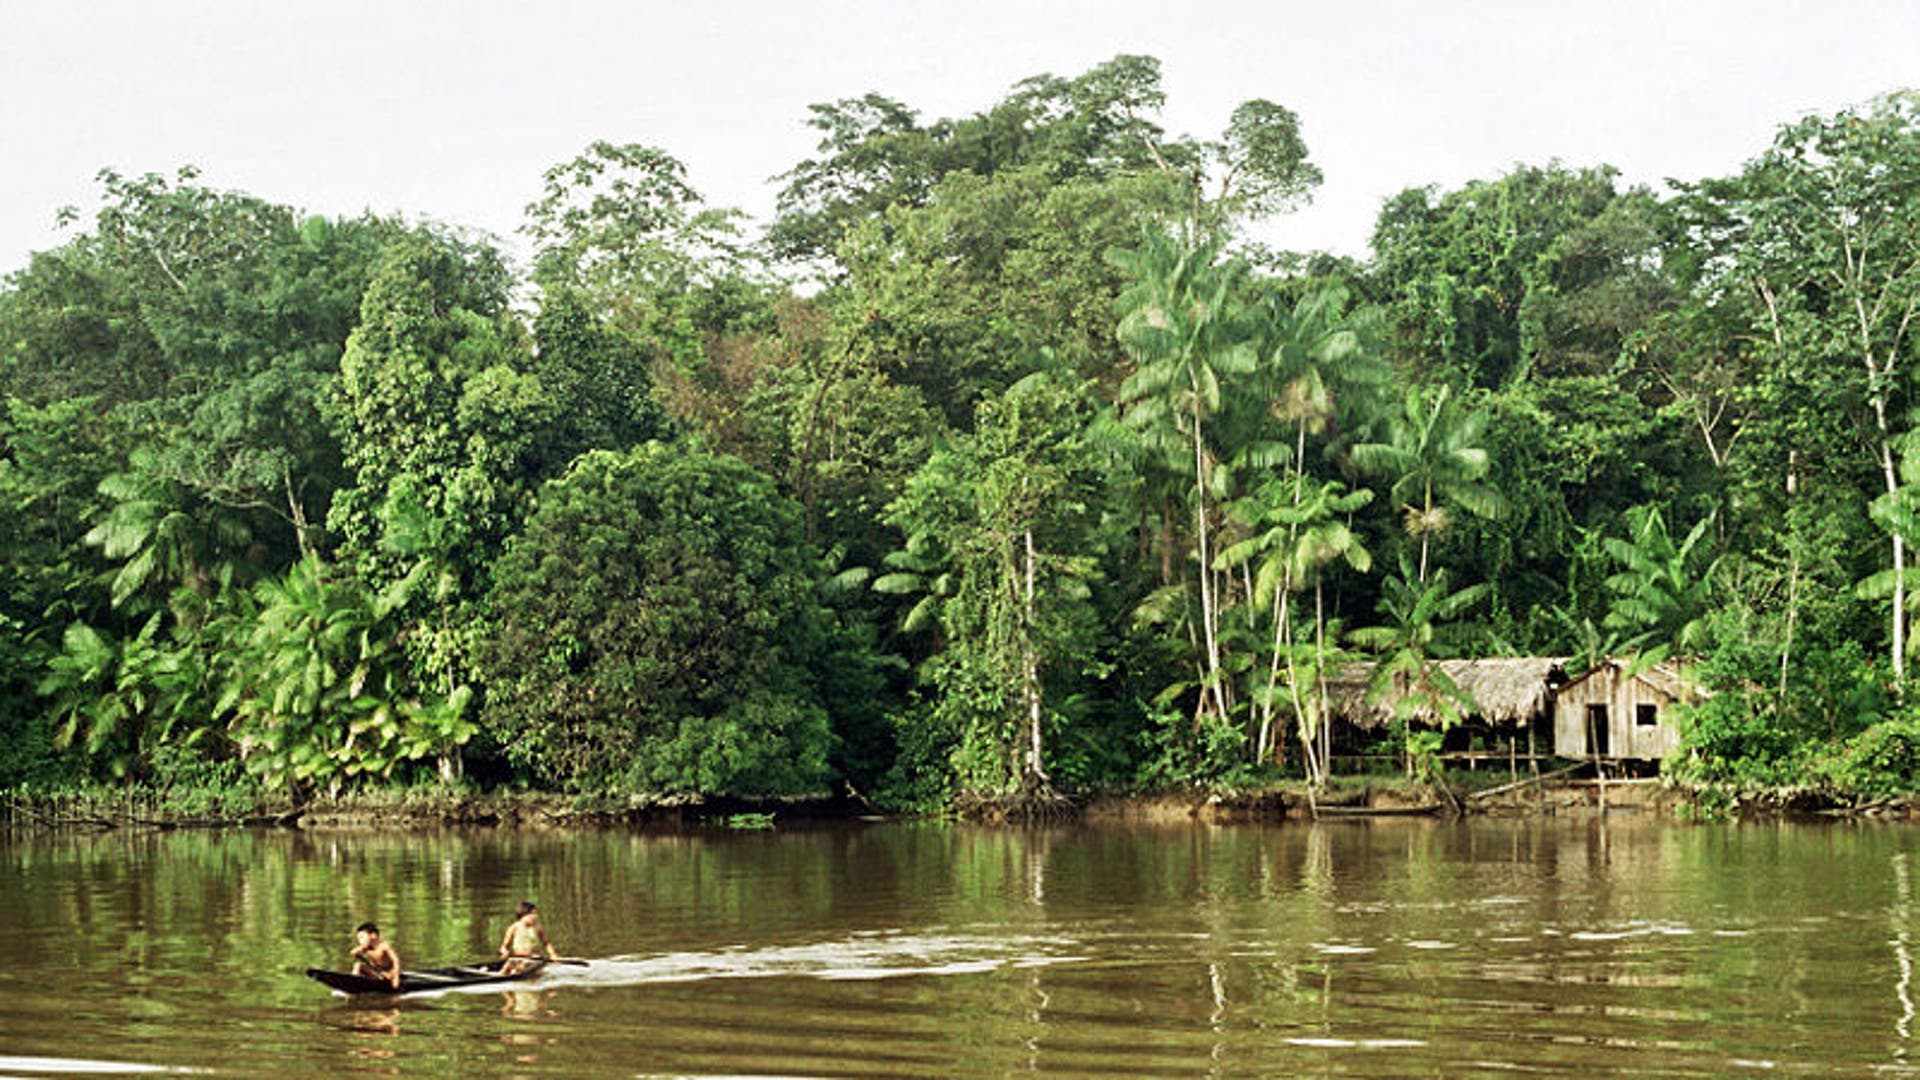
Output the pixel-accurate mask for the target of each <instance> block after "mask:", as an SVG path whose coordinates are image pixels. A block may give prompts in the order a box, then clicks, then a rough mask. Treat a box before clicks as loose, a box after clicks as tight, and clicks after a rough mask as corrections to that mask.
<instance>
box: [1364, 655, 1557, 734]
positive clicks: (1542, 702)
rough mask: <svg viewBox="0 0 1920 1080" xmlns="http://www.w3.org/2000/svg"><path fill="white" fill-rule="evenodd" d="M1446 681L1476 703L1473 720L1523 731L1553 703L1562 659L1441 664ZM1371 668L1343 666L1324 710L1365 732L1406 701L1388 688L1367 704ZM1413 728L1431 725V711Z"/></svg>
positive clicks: (1418, 716) (1402, 689)
mask: <svg viewBox="0 0 1920 1080" xmlns="http://www.w3.org/2000/svg"><path fill="white" fill-rule="evenodd" d="M1437 664H1438V666H1439V668H1440V670H1441V671H1442V672H1444V673H1445V674H1446V676H1447V678H1449V679H1452V680H1453V684H1454V685H1455V686H1458V687H1459V688H1460V691H1461V693H1463V694H1465V695H1467V697H1469V698H1471V699H1472V700H1473V702H1474V706H1475V707H1474V708H1473V709H1472V710H1470V712H1471V714H1472V715H1473V716H1476V717H1478V718H1479V719H1480V720H1481V721H1483V722H1484V723H1487V724H1489V725H1492V726H1494V727H1521V726H1524V725H1526V724H1527V723H1529V722H1531V721H1532V720H1534V719H1535V718H1536V717H1539V716H1543V715H1545V714H1546V712H1547V710H1548V709H1549V708H1550V707H1551V706H1552V703H1553V691H1554V689H1555V688H1556V687H1558V686H1559V685H1560V684H1562V683H1564V682H1566V679H1567V676H1566V671H1565V668H1564V665H1565V664H1566V657H1555V656H1511V657H1496V658H1493V659H1486V660H1441V661H1437ZM1374 667H1375V665H1373V664H1347V665H1345V666H1344V667H1342V668H1340V669H1339V671H1337V672H1335V673H1334V674H1333V676H1332V677H1330V678H1329V679H1328V680H1327V697H1328V706H1329V707H1330V708H1331V709H1332V711H1333V713H1334V715H1336V716H1340V717H1342V718H1344V719H1345V720H1346V721H1347V722H1348V723H1350V724H1353V725H1354V726H1355V727H1357V728H1360V729H1361V730H1363V731H1371V730H1373V729H1374V728H1378V727H1381V726H1383V725H1385V724H1386V723H1387V722H1389V721H1390V720H1392V719H1393V714H1394V706H1395V704H1396V703H1398V701H1399V700H1400V699H1401V698H1402V697H1404V696H1405V695H1406V692H1407V687H1406V686H1405V685H1404V683H1401V684H1397V685H1395V686H1393V687H1391V688H1390V689H1389V690H1388V691H1387V692H1386V693H1384V694H1382V695H1381V696H1380V698H1379V699H1378V700H1369V694H1368V683H1370V682H1371V681H1372V679H1373V672H1374ZM1412 719H1413V722H1414V723H1416V724H1432V723H1433V722H1434V715H1433V710H1432V709H1430V708H1426V707H1421V708H1418V709H1416V711H1415V712H1414V713H1413V717H1412Z"/></svg>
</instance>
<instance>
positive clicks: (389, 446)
mask: <svg viewBox="0 0 1920 1080" xmlns="http://www.w3.org/2000/svg"><path fill="white" fill-rule="evenodd" d="M496 258H497V256H495V255H493V254H492V253H491V252H488V251H485V250H472V249H467V248H465V247H463V246H461V245H459V244H456V243H453V242H451V241H446V242H441V241H436V240H434V239H432V238H427V237H420V238H410V239H409V240H407V241H404V242H402V243H400V244H398V245H396V246H395V247H394V248H393V249H392V250H391V251H390V252H389V253H388V255H387V256H386V258H385V260H384V262H383V264H382V266H381V269H380V271H379V273H378V274H377V275H376V276H375V278H374V280H373V283H372V284H371V285H369V286H368V288H367V293H366V297H365V299H364V300H363V302H362V312H361V322H360V325H359V326H358V327H357V328H356V329H355V330H354V332H353V334H352V335H351V336H350V337H349V338H348V339H347V350H346V354H345V356H343V357H342V359H341V362H340V379H339V383H338V392H337V397H335V398H334V399H333V400H332V401H331V402H330V406H331V408H330V413H331V416H332V419H333V422H334V425H335V427H336V430H337V431H338V433H339V438H340V442H341V446H342V447H343V448H344V450H345V460H346V464H347V467H348V469H349V470H350V472H351V474H352V477H353V483H352V485H351V486H350V487H347V488H344V489H342V490H341V491H340V492H339V493H338V494H337V495H336V497H335V499H334V502H333V506H332V508H331V510H330V511H329V513H328V518H327V520H328V525H329V526H330V527H331V528H332V529H333V530H334V531H335V532H336V533H338V534H339V535H340V537H341V540H342V549H341V550H342V554H343V555H344V556H345V557H346V559H347V560H348V561H349V562H350V563H351V565H352V567H353V570H354V572H355V575H356V576H357V577H358V578H359V579H360V580H362V581H363V582H365V583H366V585H367V587H368V588H370V589H373V590H375V591H383V590H385V589H386V588H387V587H388V586H389V585H391V584H393V583H394V582H396V581H399V580H401V579H402V578H403V577H404V576H405V575H406V574H407V572H408V570H409V568H410V567H411V566H412V565H413V564H414V563H415V562H416V561H417V560H418V559H419V558H421V557H423V555H425V554H426V553H424V552H421V551H419V550H418V549H417V548H416V549H413V550H405V551H403V550H402V547H401V546H398V545H395V544H393V543H390V542H389V538H388V533H389V531H390V526H391V525H392V523H394V522H396V521H399V520H401V519H402V518H405V519H407V520H408V521H409V522H411V524H409V526H408V527H409V528H410V529H411V530H413V531H415V532H417V533H421V534H422V535H431V536H433V537H435V538H436V541H437V543H438V545H439V546H440V550H439V551H438V552H437V553H435V555H434V556H433V557H434V558H435V559H436V560H437V562H438V564H439V565H441V566H443V567H445V569H446V571H447V572H448V573H451V574H452V575H453V576H454V579H455V580H456V581H457V582H458V583H459V584H458V587H457V589H455V590H454V592H455V593H456V594H457V596H458V600H457V601H452V602H447V603H443V604H441V605H439V611H438V613H436V614H434V615H433V616H432V617H434V618H437V619H439V620H440V622H441V626H442V632H439V633H433V634H419V635H414V636H411V637H409V638H408V639H407V645H408V647H409V648H410V649H412V650H414V662H415V664H416V667H417V670H418V673H419V677H420V679H421V680H422V681H423V682H424V683H426V684H428V685H441V686H444V687H453V686H459V685H462V684H465V683H468V682H470V681H471V679H470V676H469V671H470V668H471V665H472V662H473V659H472V655H471V654H472V645H473V635H472V626H473V624H474V619H473V618H472V617H471V612H470V611H468V610H467V608H468V606H469V605H471V604H473V603H475V602H477V600H478V598H479V596H480V594H481V593H482V592H483V591H484V588H485V571H486V568H487V564H488V562H489V561H490V557H491V552H492V551H494V550H495V549H496V548H497V547H498V545H499V544H500V542H501V541H502V540H503V539H504V538H505V537H506V536H507V535H508V534H509V533H510V532H511V531H512V530H513V529H514V528H515V527H516V526H517V525H518V523H519V521H520V519H521V517H522V516H523V515H524V514H525V513H526V511H527V504H528V503H529V501H530V500H531V496H532V491H531V476H532V475H533V474H534V473H535V464H536V462H537V460H538V450H539V448H540V446H541V445H542V443H543V441H544V440H545V439H546V437H547V432H548V431H549V430H550V426H551V422H552V416H553V403H552V400H551V398H550V397H549V396H548V394H547V392H546V390H545V388H544V387H543V386H542V384H541V383H540V380H539V379H538V377H536V376H534V375H533V374H531V372H530V371H529V368H530V366H531V356H530V350H529V349H528V347H527V341H526V337H525V334H524V331H523V330H522V329H521V327H520V325H519V323H518V322H517V321H515V320H514V318H513V317H512V316H511V315H510V314H509V313H508V312H507V311H506V310H505V295H504V291H503V289H502V281H501V279H499V278H498V277H496V276H495V275H494V274H493V272H492V270H493V267H494V260H495V259H496ZM402 505H404V506H405V507H406V512H405V513H404V514H400V513H397V512H396V509H395V508H396V507H399V506H402ZM422 519H424V520H425V521H428V522H432V523H434V526H433V527H432V528H431V529H430V530H424V531H423V527H422V526H420V525H419V524H418V522H419V521H420V520H422ZM421 614H424V613H421ZM461 628H464V629H461Z"/></svg>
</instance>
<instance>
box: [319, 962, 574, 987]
mask: <svg viewBox="0 0 1920 1080" xmlns="http://www.w3.org/2000/svg"><path fill="white" fill-rule="evenodd" d="M505 963H506V961H505V960H481V961H477V962H475V963H471V964H460V965H458V966H457V967H443V968H427V969H424V970H421V971H402V972H401V973H400V989H398V990H395V989H394V988H393V984H392V983H390V982H388V981H387V980H385V979H373V978H369V977H367V976H365V975H351V974H348V973H347V972H344V971H327V970H324V969H322V968H308V969H307V978H309V979H314V980H316V981H318V982H321V983H324V984H326V985H327V986H330V987H332V988H333V989H335V990H338V991H340V992H341V993H343V994H412V993H416V992H418V991H421V990H446V989H449V988H451V987H457V986H481V985H485V984H487V983H505V982H518V981H520V980H521V979H531V978H533V977H534V976H535V975H538V974H540V969H541V968H542V967H544V966H546V961H545V960H530V961H528V963H527V966H526V967H524V968H522V969H520V970H519V971H513V972H503V971H501V970H500V968H501V965H503V964H505Z"/></svg>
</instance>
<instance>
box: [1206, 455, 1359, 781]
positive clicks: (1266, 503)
mask: <svg viewBox="0 0 1920 1080" xmlns="http://www.w3.org/2000/svg"><path fill="white" fill-rule="evenodd" d="M1371 501H1373V492H1371V491H1367V490H1365V489H1362V490H1360V491H1353V492H1349V491H1347V490H1346V487H1345V485H1343V484H1341V483H1340V482H1339V481H1328V482H1326V483H1321V484H1316V485H1313V486H1311V487H1309V486H1308V484H1307V481H1306V478H1305V476H1304V475H1302V474H1300V473H1298V472H1296V473H1295V474H1294V476H1293V477H1292V478H1290V479H1289V480H1285V481H1275V482H1272V483H1269V484H1266V485H1264V486H1263V487H1262V488H1261V489H1260V491H1258V492H1257V493H1255V495H1254V496H1252V497H1250V498H1248V499H1244V500H1241V501H1240V502H1239V503H1236V504H1235V505H1234V507H1233V509H1232V511H1231V512H1232V513H1233V515H1234V516H1235V517H1236V518H1238V519H1239V520H1241V521H1242V522H1243V523H1244V524H1246V525H1248V526H1250V527H1253V528H1256V529H1259V528H1261V527H1263V526H1264V531H1261V532H1257V533H1255V534H1254V535H1253V536H1251V537H1249V538H1247V539H1246V540H1242V541H1240V542H1239V543H1237V544H1233V545H1230V546H1229V547H1228V548H1226V550H1224V551H1222V552H1221V553H1220V562H1221V565H1222V566H1223V567H1224V568H1226V569H1232V568H1234V567H1243V566H1246V565H1247V564H1249V563H1253V564H1255V566H1257V569H1256V570H1254V572H1253V575H1252V578H1251V580H1250V581H1249V584H1248V592H1249V593H1250V594H1251V595H1252V598H1253V604H1254V606H1255V608H1256V609H1257V610H1268V609H1271V610H1272V611H1273V613H1274V616H1273V619H1274V622H1273V647H1272V652H1271V655H1270V658H1269V662H1268V665H1267V682H1266V687H1265V689H1264V692H1263V693H1261V694H1259V695H1256V700H1257V701H1258V702H1259V705H1260V709H1261V714H1260V715H1261V719H1260V731H1259V735H1258V737H1257V739H1256V740H1255V747H1256V752H1257V758H1258V760H1261V761H1264V760H1266V758H1267V755H1268V753H1269V751H1270V749H1272V747H1273V740H1272V721H1273V713H1274V701H1275V699H1276V698H1277V697H1278V688H1279V680H1280V667H1281V664H1282V662H1283V659H1284V663H1285V664H1286V667H1287V685H1288V688H1289V691H1290V695H1291V698H1292V705H1293V710H1294V717H1295V720H1296V722H1297V730H1298V731H1299V734H1300V739H1301V742H1302V744H1303V746H1304V747H1305V752H1306V755H1307V775H1308V779H1309V780H1311V781H1312V782H1314V783H1315V784H1319V783H1321V782H1322V781H1323V780H1324V779H1325V774H1324V766H1325V762H1324V761H1323V760H1321V756H1320V755H1319V754H1318V753H1317V752H1316V735H1317V734H1318V732H1319V731H1320V726H1321V725H1320V717H1321V715H1322V712H1323V705H1324V702H1323V701H1322V700H1321V697H1322V695H1320V694H1317V693H1303V691H1302V689H1301V687H1302V684H1303V682H1304V681H1305V680H1303V678H1302V676H1301V672H1300V669H1299V664H1298V662H1297V660H1296V656H1295V650H1294V648H1293V640H1292V634H1293V625H1292V623H1293V620H1292V617H1291V615H1290V613H1289V610H1288V609H1289V604H1290V601H1291V598H1292V595H1293V594H1294V593H1295V592H1297V591H1300V590H1302V589H1304V588H1305V587H1306V586H1307V585H1308V584H1311V585H1312V586H1313V587H1314V590H1315V594H1316V603H1315V605H1314V626H1315V633H1314V644H1315V650H1314V661H1313V664H1312V670H1313V671H1315V672H1318V671H1320V670H1321V668H1322V665H1323V663H1324V660H1325V655H1324V653H1325V650H1324V641H1325V634H1324V629H1325V622H1324V610H1325V609H1324V605H1322V604H1320V603H1318V592H1319V589H1320V588H1321V571H1322V570H1323V569H1324V568H1325V567H1327V566H1328V565H1330V564H1332V563H1335V562H1340V561H1344V562H1346V563H1347V565H1349V566H1351V567H1353V568H1354V569H1355V570H1359V571H1362V572H1365V571H1366V570H1367V569H1369V568H1370V567H1371V566H1372V565H1373V556H1372V555H1371V554H1370V553H1369V552H1368V551H1367V549H1366V546H1365V545H1364V544H1362V543H1361V542H1360V538H1359V536H1358V535H1356V534H1355V533H1354V532H1353V530H1352V529H1350V528H1348V527H1347V524H1346V522H1345V521H1344V520H1342V519H1343V518H1344V517H1346V516H1347V515H1349V514H1351V513H1353V512H1354V511H1355V510H1358V509H1360V508H1361V507H1363V506H1365V505H1366V504H1367V503H1369V502H1371ZM1316 681H1317V680H1316Z"/></svg>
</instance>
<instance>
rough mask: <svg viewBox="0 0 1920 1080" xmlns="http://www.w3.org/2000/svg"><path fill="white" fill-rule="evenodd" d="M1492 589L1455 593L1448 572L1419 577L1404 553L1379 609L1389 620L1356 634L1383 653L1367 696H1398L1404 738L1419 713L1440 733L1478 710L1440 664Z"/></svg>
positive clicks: (1482, 585) (1396, 717)
mask: <svg viewBox="0 0 1920 1080" xmlns="http://www.w3.org/2000/svg"><path fill="white" fill-rule="evenodd" d="M1491 591H1492V586H1490V585H1488V584H1486V583H1485V582H1482V583H1480V584H1477V585H1469V586H1467V587H1465V588H1462V589H1457V590H1456V589H1454V588H1452V587H1451V585H1450V583H1449V582H1448V580H1447V572H1446V571H1445V570H1437V571H1435V572H1434V574H1433V576H1432V578H1431V579H1426V578H1417V577H1415V576H1414V573H1413V568H1412V567H1410V566H1408V565H1407V562H1406V557H1405V556H1404V555H1403V556H1402V557H1401V561H1400V573H1399V574H1398V575H1396V576H1392V577H1389V578H1387V580H1386V582H1385V584H1384V587H1383V589H1382V591H1381V594H1380V602H1379V606H1378V611H1379V613H1380V614H1381V615H1383V616H1385V618H1386V621H1385V622H1384V623H1383V624H1381V625H1379V626H1370V627H1364V628H1362V629H1359V630H1355V631H1354V632H1353V634H1352V638H1353V641H1354V642H1355V643H1356V644H1358V645H1361V646H1362V647H1365V648H1370V649H1373V650H1375V651H1377V652H1379V653H1380V654H1381V659H1380V660H1379V661H1378V662H1377V663H1376V664H1375V665H1374V669H1373V675H1372V677H1371V678H1370V679H1369V680H1368V685H1367V696H1368V698H1369V699H1370V700H1373V701H1380V700H1383V699H1385V698H1387V697H1388V696H1390V695H1394V696H1395V699H1394V722H1395V724H1396V725H1397V726H1398V727H1399V728H1400V729H1401V732H1402V734H1403V735H1405V734H1406V733H1407V728H1408V725H1409V723H1410V721H1411V720H1412V719H1413V717H1414V716H1416V715H1421V714H1425V715H1428V716H1431V717H1433V718H1434V719H1435V721H1436V722H1437V723H1438V725H1439V727H1440V728H1441V730H1443V731H1444V730H1446V729H1447V728H1450V727H1452V726H1453V725H1454V724H1456V723H1458V722H1459V721H1460V720H1462V719H1464V718H1465V717H1466V715H1467V714H1468V713H1469V712H1470V711H1471V710H1472V709H1473V707H1474V705H1473V700H1472V699H1471V698H1469V697H1468V696H1467V695H1466V694H1465V693H1464V692H1463V691H1462V690H1461V689H1460V687H1459V686H1457V685H1455V683H1454V681H1453V680H1452V679H1451V678H1449V677H1448V676H1447V673H1446V671H1445V670H1443V669H1442V668H1441V667H1440V665H1439V664H1438V663H1436V662H1435V661H1437V660H1439V659H1441V658H1443V657H1446V656H1448V655H1450V654H1451V653H1452V652H1453V645H1454V643H1455V642H1456V641H1457V640H1458V639H1459V638H1460V636H1461V635H1462V634H1463V633H1464V632H1465V631H1466V630H1467V626H1466V625H1465V624H1463V623H1461V622H1460V617H1461V616H1462V615H1464V614H1465V613H1466V612H1467V611H1469V610H1470V609H1472V608H1473V607H1474V605H1476V604H1478V603H1479V602H1480V601H1481V600H1482V599H1484V598H1485V597H1486V596H1487V594H1488V593H1490V592H1491ZM1407 746H1408V752H1407V774H1408V775H1409V776H1412V775H1413V773H1414V760H1413V759H1414V755H1413V753H1412V740H1411V738H1408V742H1407Z"/></svg>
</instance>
